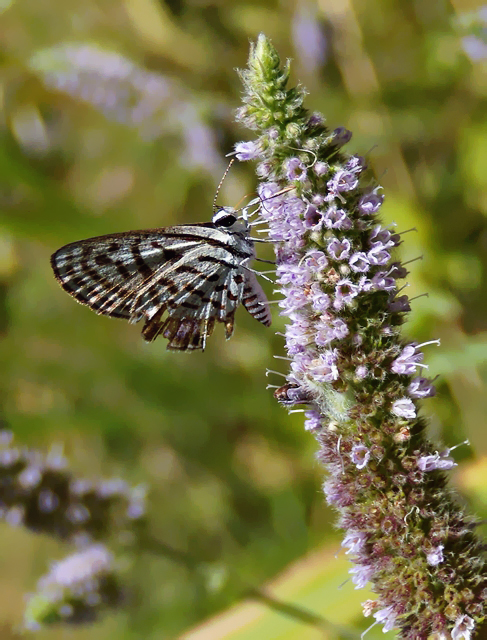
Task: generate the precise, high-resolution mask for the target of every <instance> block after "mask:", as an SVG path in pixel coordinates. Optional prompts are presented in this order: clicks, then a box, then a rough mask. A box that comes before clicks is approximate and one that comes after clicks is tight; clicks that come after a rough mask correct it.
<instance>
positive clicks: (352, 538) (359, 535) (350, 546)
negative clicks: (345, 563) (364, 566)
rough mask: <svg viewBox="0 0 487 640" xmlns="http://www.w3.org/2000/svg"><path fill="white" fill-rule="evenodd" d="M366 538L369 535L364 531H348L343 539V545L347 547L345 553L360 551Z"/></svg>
mask: <svg viewBox="0 0 487 640" xmlns="http://www.w3.org/2000/svg"><path fill="white" fill-rule="evenodd" d="M366 540H367V536H366V535H365V533H363V532H362V531H348V532H347V534H346V536H345V537H344V538H343V541H342V547H347V551H345V554H346V555H348V554H349V553H360V552H361V551H362V549H363V547H364V545H365V541H366Z"/></svg>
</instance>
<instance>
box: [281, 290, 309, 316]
mask: <svg viewBox="0 0 487 640" xmlns="http://www.w3.org/2000/svg"><path fill="white" fill-rule="evenodd" d="M306 304H308V298H307V296H306V292H305V291H304V290H303V289H300V288H299V287H292V288H291V287H290V288H288V289H286V297H285V298H284V300H280V301H279V306H280V307H281V309H282V310H283V311H282V312H281V315H287V314H289V312H290V311H296V309H300V308H301V307H304V306H305V305H306Z"/></svg>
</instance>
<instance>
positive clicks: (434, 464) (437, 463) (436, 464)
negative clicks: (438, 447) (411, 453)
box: [418, 449, 457, 472]
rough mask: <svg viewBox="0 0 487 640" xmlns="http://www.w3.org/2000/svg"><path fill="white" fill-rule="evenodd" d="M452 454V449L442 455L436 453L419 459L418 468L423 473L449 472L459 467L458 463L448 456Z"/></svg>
mask: <svg viewBox="0 0 487 640" xmlns="http://www.w3.org/2000/svg"><path fill="white" fill-rule="evenodd" d="M449 453H450V449H446V450H445V451H443V452H442V453H438V451H436V453H434V454H432V455H428V456H421V457H420V458H419V459H418V467H419V468H420V469H421V471H425V472H428V471H437V470H440V471H448V470H449V469H453V467H456V466H457V463H456V462H455V461H454V460H453V458H449V457H448V455H449Z"/></svg>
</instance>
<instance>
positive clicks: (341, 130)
mask: <svg viewBox="0 0 487 640" xmlns="http://www.w3.org/2000/svg"><path fill="white" fill-rule="evenodd" d="M351 139H352V132H351V131H349V130H348V129H346V128H345V127H337V128H336V129H335V130H334V131H333V133H332V138H331V143H332V144H334V145H335V146H336V147H343V146H344V145H345V144H347V142H350V140H351Z"/></svg>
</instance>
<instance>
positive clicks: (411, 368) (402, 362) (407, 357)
mask: <svg viewBox="0 0 487 640" xmlns="http://www.w3.org/2000/svg"><path fill="white" fill-rule="evenodd" d="M423 358H424V356H423V354H422V353H421V351H416V345H414V344H408V345H407V346H405V347H404V349H403V350H402V352H401V355H400V356H399V357H398V358H396V359H395V360H394V362H393V363H392V366H391V369H392V371H393V372H394V373H397V374H399V375H406V376H410V375H412V374H413V373H416V367H417V366H418V364H419V363H420V362H422V360H423Z"/></svg>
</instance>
